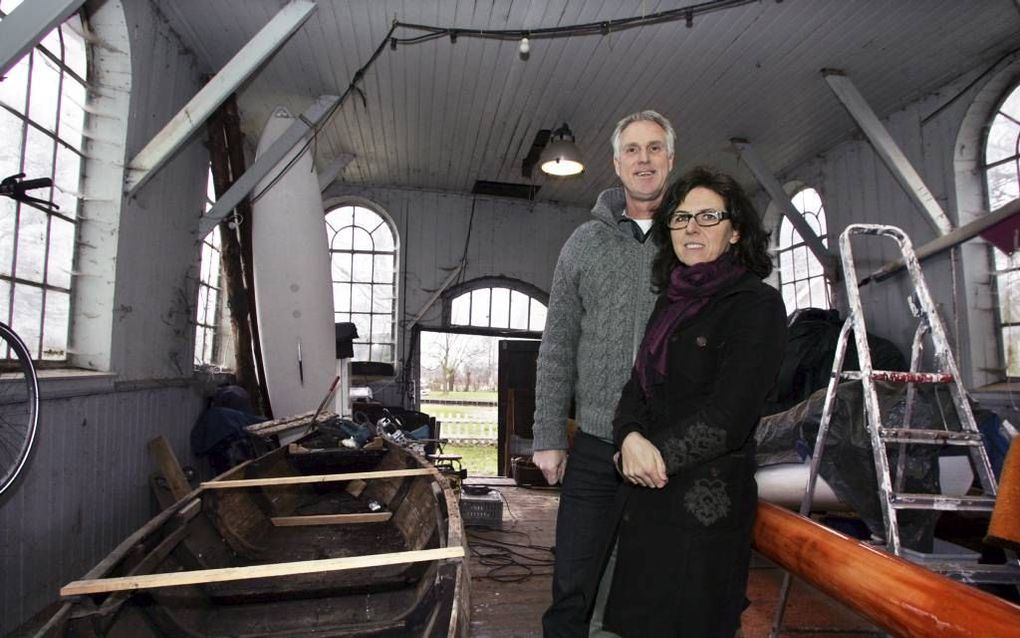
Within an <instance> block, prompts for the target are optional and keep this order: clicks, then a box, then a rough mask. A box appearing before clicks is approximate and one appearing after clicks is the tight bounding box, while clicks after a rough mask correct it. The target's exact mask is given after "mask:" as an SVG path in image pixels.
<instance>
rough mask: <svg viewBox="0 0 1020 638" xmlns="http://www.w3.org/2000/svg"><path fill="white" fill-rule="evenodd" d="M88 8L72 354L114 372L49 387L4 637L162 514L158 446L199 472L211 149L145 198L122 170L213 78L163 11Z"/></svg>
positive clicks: (8, 524)
mask: <svg viewBox="0 0 1020 638" xmlns="http://www.w3.org/2000/svg"><path fill="white" fill-rule="evenodd" d="M86 6H87V10H88V12H89V14H90V24H91V26H92V28H93V30H94V35H95V41H94V46H93V59H92V62H93V68H94V75H93V78H92V81H91V82H90V91H91V98H92V101H91V105H92V107H93V112H92V113H91V114H90V116H89V117H88V120H87V124H86V137H87V139H88V144H87V147H86V148H87V151H86V152H87V156H88V157H87V159H86V165H85V172H86V175H85V179H84V181H83V193H84V196H85V200H84V204H83V209H82V212H81V217H82V219H83V222H82V226H81V231H80V234H79V238H78V241H79V246H80V254H79V256H78V260H77V263H76V273H77V274H76V279H75V291H76V295H75V298H74V302H73V303H74V305H73V312H74V317H75V319H74V328H73V332H72V339H71V348H72V351H73V352H72V362H73V363H76V364H78V365H82V366H84V367H88V368H90V369H92V370H98V371H101V372H98V373H80V372H79V373H62V372H57V371H52V372H47V375H46V377H45V378H44V379H43V380H42V382H41V391H42V399H43V401H42V407H41V415H40V425H39V434H38V437H37V439H36V446H35V448H34V451H33V454H32V456H31V457H30V459H29V462H28V464H27V465H26V469H25V472H24V474H23V475H22V476H21V478H20V479H19V481H18V483H17V484H16V485H15V486H14V488H12V489H11V490H8V492H6V493H5V494H4V495H3V496H2V497H0V574H2V583H3V586H2V587H0V635H6V634H7V633H8V632H9V631H10V630H12V629H14V628H15V627H17V626H18V625H19V624H21V623H22V622H24V621H25V620H26V619H28V618H29V617H31V616H32V615H34V614H36V613H37V612H39V611H40V610H41V609H43V608H44V607H45V606H47V605H49V604H50V603H53V602H54V601H56V600H57V598H58V590H59V588H60V586H62V585H64V584H65V583H67V582H69V581H70V580H73V579H75V578H78V577H80V576H81V575H82V574H83V573H84V572H85V571H87V570H88V569H89V568H91V567H92V566H93V565H95V564H96V563H97V562H98V561H99V560H100V559H101V558H102V557H103V556H105V555H106V554H107V553H109V551H110V550H111V549H113V548H114V547H115V546H116V545H117V544H118V543H119V542H120V541H121V540H123V538H124V537H126V536H127V535H128V534H129V533H131V532H132V531H133V530H134V529H137V528H138V527H139V526H141V525H142V524H143V523H144V522H145V521H146V520H148V519H149V518H150V517H151V516H152V514H153V502H152V497H151V495H150V490H149V485H148V481H149V475H150V473H151V472H152V470H153V467H154V466H153V463H152V461H151V459H150V458H149V455H148V452H147V450H146V443H147V442H148V441H149V440H150V439H151V438H153V437H155V436H157V435H160V434H161V435H164V436H166V437H167V439H169V441H170V443H171V445H172V446H173V447H174V450H175V452H176V454H177V456H178V458H179V459H180V460H181V462H182V463H185V464H187V463H189V462H191V460H192V459H191V458H190V454H189V453H188V450H189V448H188V435H189V433H190V429H191V426H192V424H193V423H194V421H195V418H196V417H197V416H198V414H199V412H200V410H201V408H202V396H201V390H200V389H199V387H198V384H197V383H196V381H195V380H194V379H193V373H192V348H193V345H192V344H193V339H194V325H193V315H194V304H195V297H196V293H195V287H196V281H197V269H198V261H199V258H198V257H199V252H198V251H199V244H198V242H197V240H196V237H195V233H196V232H197V227H198V224H197V221H198V216H199V214H200V211H201V206H202V199H203V195H204V193H205V176H206V170H207V169H206V166H207V163H208V155H207V153H206V151H205V149H204V148H203V146H202V144H201V140H200V139H195V140H192V141H191V142H190V143H189V144H188V146H186V147H185V148H184V149H182V151H181V152H180V153H179V154H178V155H177V157H176V158H175V159H174V160H173V161H172V162H171V163H170V164H169V165H168V166H167V167H166V168H164V169H163V171H162V172H161V173H160V174H159V175H158V176H157V177H156V178H155V179H154V180H153V181H152V183H150V184H149V185H147V186H146V187H145V188H144V189H142V191H141V192H140V193H139V196H138V198H137V199H134V200H124V199H123V196H122V184H123V182H122V180H123V168H122V167H123V166H124V164H125V163H126V162H127V161H128V159H129V158H130V157H131V156H133V154H134V153H135V152H136V151H137V150H138V149H140V148H141V147H142V146H143V145H144V143H145V142H146V141H148V140H149V138H150V137H151V136H152V135H154V134H155V133H156V132H157V131H158V130H159V129H160V128H161V127H162V125H163V124H164V123H165V122H166V121H167V120H168V119H169V118H170V117H171V116H172V115H173V114H174V113H175V112H176V111H177V109H178V108H179V107H180V106H181V105H183V104H184V103H186V101H187V100H188V98H190V97H191V96H192V95H193V94H194V93H195V91H196V90H197V89H198V87H199V86H200V77H199V73H198V71H197V69H196V68H195V65H194V63H193V61H192V59H191V56H190V55H189V53H188V52H187V51H186V50H184V49H183V48H182V47H181V46H180V44H179V42H178V41H177V39H176V37H175V36H174V35H173V34H172V33H171V32H170V30H169V28H168V27H167V26H166V24H165V22H164V20H163V19H162V18H161V17H160V16H159V15H158V14H156V13H155V12H154V10H153V8H152V5H151V4H150V3H148V2H125V3H123V4H122V3H121V2H118V1H117V0H104V1H98V0H97V1H96V2H89V3H87V5H86ZM202 136H204V130H203V131H201V132H200V133H199V138H200V137H202Z"/></svg>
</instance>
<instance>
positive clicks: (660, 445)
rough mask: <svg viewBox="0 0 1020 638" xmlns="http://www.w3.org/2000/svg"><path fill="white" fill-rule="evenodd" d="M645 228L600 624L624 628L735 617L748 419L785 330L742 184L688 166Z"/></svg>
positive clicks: (713, 630) (619, 418)
mask: <svg viewBox="0 0 1020 638" xmlns="http://www.w3.org/2000/svg"><path fill="white" fill-rule="evenodd" d="M652 236H653V238H654V239H655V240H656V242H657V243H658V245H659V252H658V254H657V256H656V258H655V261H654V262H653V266H652V268H653V276H652V281H653V284H654V285H655V287H656V290H657V291H658V292H659V293H660V297H659V300H658V302H657V305H656V308H655V311H654V312H653V314H652V316H651V318H650V319H649V321H648V326H647V328H646V331H645V337H644V340H643V342H642V344H641V348H640V350H639V352H638V356H637V359H636V360H635V363H634V369H633V371H632V373H631V378H630V381H629V382H628V383H627V385H626V386H625V387H624V389H623V393H622V396H621V399H620V403H619V406H618V408H617V412H616V417H615V419H614V423H613V434H614V439H615V442H616V445H617V447H618V448H619V451H620V453H619V456H618V459H617V462H618V466H619V468H620V472H621V473H622V474H623V476H624V478H625V479H626V481H627V483H625V485H624V487H623V488H622V490H623V492H622V493H621V495H620V496H621V497H620V501H619V502H620V503H621V507H622V518H621V520H620V521H619V523H618V525H619V526H618V539H617V540H618V545H617V560H616V567H615V572H614V574H613V586H612V590H611V592H610V595H609V602H608V604H607V609H606V616H605V623H604V624H605V626H606V628H607V629H610V630H612V631H614V632H616V633H618V634H620V635H621V636H625V637H630V636H641V637H642V638H644V637H651V636H679V635H683V636H696V637H701V636H720V637H725V638H732V637H733V636H734V634H735V633H736V632H737V631H738V629H739V628H740V614H741V612H742V611H743V610H744V608H745V606H746V604H747V601H746V597H745V595H744V593H745V589H746V586H747V571H748V566H749V563H750V557H751V528H752V525H753V524H754V517H755V511H756V507H757V502H758V496H757V485H756V483H755V480H754V472H755V462H754V452H755V442H754V428H755V425H756V424H757V422H758V416H759V410H760V409H761V407H762V405H763V403H764V401H765V396H766V394H767V393H768V392H769V390H770V389H771V388H772V385H773V382H774V380H775V377H776V374H777V372H778V370H779V364H780V361H781V359H782V353H783V344H784V341H785V337H786V311H785V308H784V306H783V300H782V297H780V295H779V293H778V292H777V291H776V290H775V289H774V288H771V287H770V286H767V285H765V284H764V283H762V281H761V280H762V279H763V278H764V277H767V276H768V275H769V273H770V272H771V271H772V262H771V261H770V259H769V256H768V254H767V253H766V246H767V243H768V234H767V233H766V232H765V230H764V229H763V228H762V225H761V221H760V220H759V218H758V214H757V212H756V211H755V210H754V207H753V206H752V205H751V203H750V201H749V200H748V198H747V196H746V195H745V194H744V192H743V190H742V189H741V188H740V185H739V184H737V182H736V181H735V180H733V179H732V178H731V177H729V176H728V175H724V174H720V173H715V172H712V171H710V170H708V169H704V168H698V169H694V170H693V171H691V172H689V173H687V174H686V175H684V176H683V177H682V178H681V179H680V180H679V181H678V182H676V183H675V184H673V185H672V186H671V187H670V188H669V190H668V191H667V193H666V196H665V199H664V200H663V206H662V207H661V209H660V210H659V211H658V212H657V213H656V215H655V218H654V222H653V226H652Z"/></svg>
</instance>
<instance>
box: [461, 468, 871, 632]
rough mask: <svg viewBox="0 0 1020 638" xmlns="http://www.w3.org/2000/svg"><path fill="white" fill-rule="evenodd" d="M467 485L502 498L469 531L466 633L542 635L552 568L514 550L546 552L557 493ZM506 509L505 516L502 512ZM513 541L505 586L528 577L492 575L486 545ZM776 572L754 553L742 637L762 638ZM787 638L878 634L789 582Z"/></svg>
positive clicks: (542, 556)
mask: <svg viewBox="0 0 1020 638" xmlns="http://www.w3.org/2000/svg"><path fill="white" fill-rule="evenodd" d="M468 484H469V485H472V484H474V485H479V484H485V485H489V486H490V487H492V488H494V489H496V490H498V491H499V493H500V494H501V495H502V496H503V498H504V499H505V505H504V508H503V524H502V526H501V527H500V528H498V529H493V530H487V529H485V528H469V530H468V537H469V544H470V545H471V553H472V557H471V563H470V569H471V586H472V590H471V608H472V609H471V635H472V636H474V637H476V638H502V637H506V638H510V637H524V636H541V635H542V628H541V627H542V623H541V617H542V612H543V611H544V610H545V608H546V607H547V606H548V604H549V600H550V588H551V578H552V576H551V575H552V567H551V566H548V565H542V564H541V563H545V562H548V561H550V560H551V554H550V553H549V552H548V551H543V549H538V550H527V549H524V548H521V547H516V546H518V545H524V546H535V547H538V548H549V547H551V546H552V545H553V544H554V539H555V533H556V507H557V505H558V502H559V491H558V490H549V489H545V490H540V489H527V488H522V487H517V486H515V485H514V483H513V481H510V480H508V479H486V478H474V479H470V480H469V481H468ZM508 510H509V511H508ZM494 540H495V541H503V542H505V543H508V544H509V543H512V544H514V546H512V547H508V548H506V549H504V550H503V552H504V555H505V552H506V551H508V550H513V551H515V552H519V553H520V555H519V556H517V560H518V562H522V563H533V565H532V566H531V567H530V568H529V569H530V576H527V577H526V578H523V579H521V580H517V582H508V581H511V580H513V579H515V577H521V576H524V575H526V574H527V573H528V571H526V570H525V569H523V568H520V567H514V566H505V567H499V568H496V569H495V570H494V566H493V565H487V564H483V563H492V562H495V561H496V560H498V558H499V557H498V555H495V554H496V552H498V551H499V549H498V545H497V544H496V543H493V542H492V541H494ZM782 579H783V572H782V570H780V569H779V568H777V567H775V566H774V565H772V564H771V563H770V562H768V561H767V560H765V559H764V558H762V557H760V556H757V555H755V559H754V562H753V563H752V567H751V576H750V581H749V583H748V594H747V597H748V598H749V599H750V601H751V606H750V607H749V608H748V609H747V611H746V612H744V616H743V618H742V624H743V636H744V638H764V637H766V636H768V635H769V628H770V627H771V625H772V614H773V611H774V610H775V605H776V601H777V600H778V599H779V587H780V584H781V583H782ZM785 624H786V625H787V626H788V627H790V629H791V630H794V631H795V633H794V631H791V632H789V634H788V635H796V636H805V637H811V636H817V637H819V638H821V637H824V638H845V637H851V636H852V637H855V638H859V637H860V636H878V635H881V634H880V633H879V632H878V630H877V628H876V627H874V626H873V625H871V624H869V623H868V622H867V621H865V620H863V619H862V618H860V617H859V616H857V615H856V614H854V613H853V612H851V611H849V610H847V609H846V608H845V607H843V606H842V605H840V604H839V603H837V602H835V601H833V600H831V599H829V598H828V597H826V596H824V595H823V594H820V593H818V592H817V591H815V590H813V589H811V588H810V587H808V586H807V585H805V584H803V583H795V585H794V587H793V593H792V595H791V598H790V604H789V605H788V606H787V612H786V623H785Z"/></svg>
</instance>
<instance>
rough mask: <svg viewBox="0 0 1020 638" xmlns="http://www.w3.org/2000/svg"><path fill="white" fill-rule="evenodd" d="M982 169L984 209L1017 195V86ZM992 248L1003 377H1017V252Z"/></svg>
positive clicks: (1002, 109)
mask: <svg viewBox="0 0 1020 638" xmlns="http://www.w3.org/2000/svg"><path fill="white" fill-rule="evenodd" d="M983 160H984V161H983V162H982V168H983V171H984V175H985V184H986V186H987V194H988V208H989V210H995V209H996V208H999V207H1000V206H1002V205H1003V204H1006V203H1008V202H1010V201H1012V200H1014V199H1016V198H1017V197H1018V196H1020V85H1018V86H1014V87H1013V89H1012V90H1011V91H1009V92H1008V93H1007V95H1006V97H1005V99H1003V100H1002V102H1001V104H1000V105H999V108H998V109H997V110H996V111H995V113H994V115H993V116H992V119H991V123H990V124H989V125H988V136H987V138H986V140H985V146H984V158H983ZM1016 248H1017V246H1016V245H1015V243H1014V246H1013V250H1012V251H1011V252H1009V254H1007V253H1005V252H1003V251H1002V250H999V249H998V248H996V247H994V246H992V247H991V248H990V250H991V251H992V260H993V261H994V264H995V270H994V280H995V285H994V287H993V289H992V290H993V293H994V294H995V295H996V296H997V297H998V304H997V306H998V322H999V334H1000V337H1001V341H1002V355H1003V359H1004V362H1005V367H1006V374H1007V375H1008V376H1010V377H1020V252H1018V251H1016V250H1015V249H1016Z"/></svg>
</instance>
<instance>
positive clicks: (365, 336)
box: [326, 205, 397, 363]
mask: <svg viewBox="0 0 1020 638" xmlns="http://www.w3.org/2000/svg"><path fill="white" fill-rule="evenodd" d="M326 238H327V240H328V242H329V256H330V262H331V264H332V279H333V315H334V317H335V320H336V322H337V323H341V322H351V323H354V325H355V326H357V329H358V338H357V339H356V340H355V341H354V360H355V361H377V362H381V363H394V362H395V357H396V317H397V305H396V303H397V240H396V232H395V231H394V230H393V227H392V226H391V224H390V222H389V220H387V219H386V218H385V217H384V216H383V215H382V214H380V213H378V212H376V211H374V210H372V209H370V208H366V207H365V206H354V205H343V206H338V207H336V208H333V209H331V210H330V211H328V212H327V213H326Z"/></svg>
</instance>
